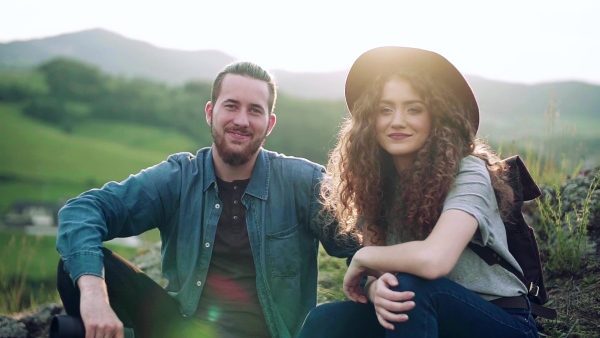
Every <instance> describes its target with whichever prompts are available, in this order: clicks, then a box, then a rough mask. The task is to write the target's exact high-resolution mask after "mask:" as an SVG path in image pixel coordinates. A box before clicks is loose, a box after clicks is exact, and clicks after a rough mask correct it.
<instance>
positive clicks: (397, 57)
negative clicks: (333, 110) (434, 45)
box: [346, 46, 479, 131]
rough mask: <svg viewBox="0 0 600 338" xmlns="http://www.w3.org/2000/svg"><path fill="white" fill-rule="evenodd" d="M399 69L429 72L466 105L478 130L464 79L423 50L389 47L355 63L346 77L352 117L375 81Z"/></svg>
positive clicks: (470, 92)
mask: <svg viewBox="0 0 600 338" xmlns="http://www.w3.org/2000/svg"><path fill="white" fill-rule="evenodd" d="M398 70H415V71H418V72H422V73H427V74H430V75H431V76H432V78H433V79H434V81H437V80H439V81H443V82H444V83H446V85H447V86H448V88H449V89H450V90H451V91H452V92H453V93H454V94H455V95H456V97H457V98H458V99H459V100H460V101H461V102H462V103H463V106H464V108H465V109H466V112H468V114H469V116H467V118H468V119H469V121H470V122H471V124H472V126H473V128H474V129H473V130H474V131H477V128H478V127H479V107H478V106H477V100H476V99H475V95H474V94H473V90H471V87H470V86H469V83H468V82H467V80H466V79H465V78H464V76H463V75H462V74H461V73H460V72H459V71H458V69H456V67H454V65H452V63H450V61H448V60H446V58H444V57H443V56H441V55H439V54H437V53H434V52H431V51H428V50H424V49H418V48H411V47H397V46H386V47H378V48H374V49H371V50H369V51H366V52H365V53H363V54H362V55H361V56H359V57H358V59H356V61H354V64H353V65H352V67H351V68H350V72H349V73H348V77H347V78H346V105H347V106H348V110H349V111H350V113H351V114H352V109H353V107H354V103H356V100H357V99H358V97H359V96H360V95H361V94H362V93H363V91H364V90H365V88H366V87H367V86H368V85H370V84H371V83H372V82H373V80H375V78H377V77H378V76H379V75H382V74H389V73H391V72H395V71H398Z"/></svg>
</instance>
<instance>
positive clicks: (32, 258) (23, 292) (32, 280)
mask: <svg viewBox="0 0 600 338" xmlns="http://www.w3.org/2000/svg"><path fill="white" fill-rule="evenodd" d="M55 243H56V237H55V236H43V235H29V234H26V233H24V232H23V231H15V230H12V231H11V230H6V229H5V230H2V231H0V248H1V249H0V258H1V259H0V300H1V301H0V314H12V313H18V312H21V311H23V310H26V309H30V308H32V307H35V306H38V305H41V304H46V303H53V302H59V301H60V298H59V296H58V293H57V291H56V268H57V264H58V260H59V255H58V253H57V252H56V249H55ZM107 247H109V248H110V249H111V250H113V251H114V252H116V253H118V254H119V255H121V256H123V257H132V256H133V255H134V254H135V253H136V249H135V248H130V247H123V246H120V245H114V244H111V243H108V244H107Z"/></svg>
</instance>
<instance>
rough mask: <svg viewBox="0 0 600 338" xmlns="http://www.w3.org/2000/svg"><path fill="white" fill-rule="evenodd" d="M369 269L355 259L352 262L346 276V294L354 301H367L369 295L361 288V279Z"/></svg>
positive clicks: (344, 285)
mask: <svg viewBox="0 0 600 338" xmlns="http://www.w3.org/2000/svg"><path fill="white" fill-rule="evenodd" d="M367 271H368V269H367V268H365V267H364V266H361V265H360V264H358V263H357V261H356V260H355V259H353V260H352V261H351V262H350V265H349V266H348V270H347V271H346V275H345V276H344V284H343V287H344V294H346V297H348V299H350V300H351V301H353V302H359V303H367V297H366V296H365V294H364V293H363V291H362V290H361V288H360V281H361V280H362V279H363V277H365V276H366V275H367Z"/></svg>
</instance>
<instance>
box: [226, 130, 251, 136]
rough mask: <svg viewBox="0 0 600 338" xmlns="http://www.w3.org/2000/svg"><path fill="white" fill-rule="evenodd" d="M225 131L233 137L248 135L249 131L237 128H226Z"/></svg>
mask: <svg viewBox="0 0 600 338" xmlns="http://www.w3.org/2000/svg"><path fill="white" fill-rule="evenodd" d="M227 133H228V134H230V135H231V136H233V137H235V138H242V137H250V134H249V133H242V132H240V131H238V130H228V131H227Z"/></svg>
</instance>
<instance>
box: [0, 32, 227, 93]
mask: <svg viewBox="0 0 600 338" xmlns="http://www.w3.org/2000/svg"><path fill="white" fill-rule="evenodd" d="M59 55H62V56H68V57H72V58H75V59H80V60H82V61H85V62H88V63H91V64H95V65H97V66H99V67H100V68H101V69H102V70H104V71H106V72H109V73H113V74H120V75H125V76H140V77H147V78H151V79H154V80H160V81H166V82H168V83H182V82H184V81H187V80H191V79H201V80H208V79H213V78H214V77H215V75H216V74H217V73H218V72H219V70H220V69H221V68H222V67H223V66H224V65H226V64H228V63H229V62H232V61H233V60H234V58H233V57H231V56H229V55H227V54H225V53H222V52H219V51H213V50H205V51H180V50H173V49H165V48H159V47H156V46H153V45H151V44H149V43H146V42H142V41H137V40H132V39H128V38H125V37H123V36H121V35H119V34H116V33H113V32H110V31H107V30H104V29H91V30H85V31H81V32H76V33H70V34H64V35H59V36H55V37H49V38H44V39H36V40H29V41H16V42H10V43H5V44H0V70H2V69H11V68H12V69H14V68H29V67H32V66H35V65H37V64H39V63H41V62H44V61H47V60H49V59H52V58H54V57H57V56H59Z"/></svg>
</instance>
